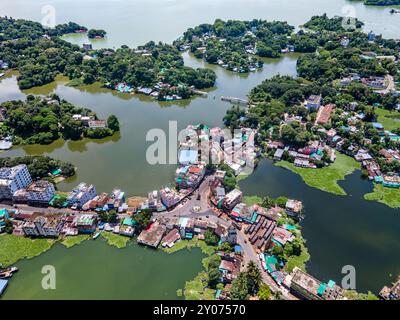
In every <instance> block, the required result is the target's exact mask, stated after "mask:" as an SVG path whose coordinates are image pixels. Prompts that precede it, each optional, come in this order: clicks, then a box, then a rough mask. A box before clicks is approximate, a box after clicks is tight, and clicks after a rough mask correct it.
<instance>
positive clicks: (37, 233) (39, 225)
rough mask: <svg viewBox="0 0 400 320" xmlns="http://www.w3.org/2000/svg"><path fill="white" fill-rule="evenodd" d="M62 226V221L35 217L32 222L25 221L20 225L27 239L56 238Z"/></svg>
mask: <svg viewBox="0 0 400 320" xmlns="http://www.w3.org/2000/svg"><path fill="white" fill-rule="evenodd" d="M63 226H64V221H63V220H61V219H57V218H53V219H48V218H46V217H43V216H39V217H36V218H35V219H34V220H33V221H27V222H25V223H24V224H23V225H22V230H23V231H24V233H25V235H26V236H28V237H54V238H56V237H58V236H59V235H60V232H61V230H62V228H63Z"/></svg>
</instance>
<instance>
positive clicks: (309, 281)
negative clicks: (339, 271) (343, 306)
mask: <svg viewBox="0 0 400 320" xmlns="http://www.w3.org/2000/svg"><path fill="white" fill-rule="evenodd" d="M290 291H291V292H292V293H293V294H295V295H297V296H298V297H300V298H302V299H305V300H342V299H343V294H344V290H343V289H342V288H340V287H339V286H338V285H336V284H335V282H334V281H332V280H330V281H329V282H328V283H327V284H325V283H321V281H319V280H317V279H315V278H314V277H313V276H311V275H309V274H307V273H305V272H304V271H302V270H300V269H299V268H297V267H295V268H294V270H293V272H292V274H291V281H290Z"/></svg>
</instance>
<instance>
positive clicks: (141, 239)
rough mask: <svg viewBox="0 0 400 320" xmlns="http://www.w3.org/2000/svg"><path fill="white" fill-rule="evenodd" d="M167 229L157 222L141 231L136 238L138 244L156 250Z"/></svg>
mask: <svg viewBox="0 0 400 320" xmlns="http://www.w3.org/2000/svg"><path fill="white" fill-rule="evenodd" d="M166 230H167V228H166V227H165V226H164V225H162V224H160V223H159V222H158V221H156V222H154V223H153V224H151V225H150V226H149V227H148V228H147V229H145V230H143V231H142V232H141V233H140V235H139V236H138V238H137V241H138V243H140V244H143V245H146V246H149V247H153V248H157V247H158V245H159V244H160V242H161V239H162V238H163V236H164V234H165V232H166Z"/></svg>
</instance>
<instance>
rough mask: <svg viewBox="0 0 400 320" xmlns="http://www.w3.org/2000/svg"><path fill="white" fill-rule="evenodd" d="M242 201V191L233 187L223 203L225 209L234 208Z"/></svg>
mask: <svg viewBox="0 0 400 320" xmlns="http://www.w3.org/2000/svg"><path fill="white" fill-rule="evenodd" d="M240 201H242V192H241V191H240V190H238V189H233V190H232V191H231V192H229V193H228V194H227V195H226V196H225V198H224V200H223V203H222V205H223V207H224V208H225V209H228V210H232V209H233V208H234V207H235V206H236V205H237V204H238V203H240Z"/></svg>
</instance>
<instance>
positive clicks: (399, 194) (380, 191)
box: [364, 184, 400, 209]
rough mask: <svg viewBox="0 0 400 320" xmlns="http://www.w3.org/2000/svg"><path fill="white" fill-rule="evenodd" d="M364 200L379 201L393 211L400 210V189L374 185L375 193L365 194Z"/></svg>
mask: <svg viewBox="0 0 400 320" xmlns="http://www.w3.org/2000/svg"><path fill="white" fill-rule="evenodd" d="M364 199H366V200H369V201H378V202H380V203H383V204H385V205H387V206H389V207H390V208H393V209H396V208H400V189H395V188H386V187H384V186H382V185H380V184H374V190H373V192H371V193H367V194H365V195H364Z"/></svg>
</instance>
